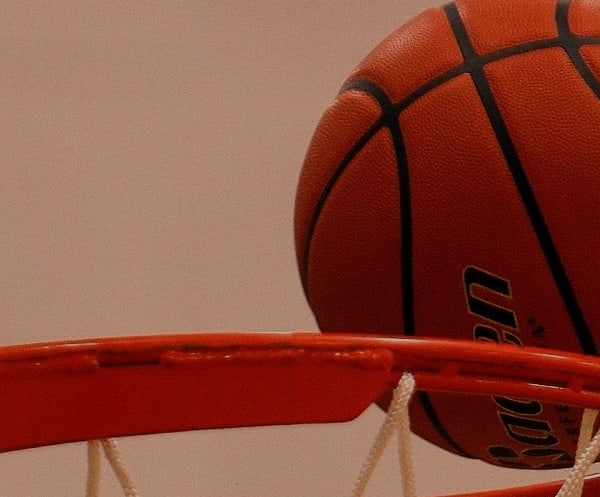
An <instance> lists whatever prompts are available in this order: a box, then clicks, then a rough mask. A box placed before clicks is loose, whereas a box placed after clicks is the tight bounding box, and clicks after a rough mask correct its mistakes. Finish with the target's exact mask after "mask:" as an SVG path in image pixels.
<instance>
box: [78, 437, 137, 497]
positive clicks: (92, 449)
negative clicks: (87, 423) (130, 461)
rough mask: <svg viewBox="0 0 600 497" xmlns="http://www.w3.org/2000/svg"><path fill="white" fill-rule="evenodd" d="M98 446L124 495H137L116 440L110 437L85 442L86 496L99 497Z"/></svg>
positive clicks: (99, 465) (99, 470)
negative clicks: (86, 457)
mask: <svg viewBox="0 0 600 497" xmlns="http://www.w3.org/2000/svg"><path fill="white" fill-rule="evenodd" d="M100 448H102V449H103V450H104V455H105V456H106V459H107V460H108V462H109V463H110V465H111V467H112V470H113V472H114V474H115V476H116V477H117V479H118V480H119V483H120V484H121V488H122V489H123V494H124V495H125V497H139V494H138V492H137V490H136V487H135V484H134V482H133V479H132V478H131V475H130V474H129V472H128V471H127V468H126V467H125V464H124V463H123V457H122V456H121V452H120V450H119V446H118V444H117V441H116V440H114V439H112V438H105V439H102V440H90V441H88V443H87V453H88V474H87V486H86V493H85V495H86V497H99V495H100V476H101V466H102V461H101V458H100Z"/></svg>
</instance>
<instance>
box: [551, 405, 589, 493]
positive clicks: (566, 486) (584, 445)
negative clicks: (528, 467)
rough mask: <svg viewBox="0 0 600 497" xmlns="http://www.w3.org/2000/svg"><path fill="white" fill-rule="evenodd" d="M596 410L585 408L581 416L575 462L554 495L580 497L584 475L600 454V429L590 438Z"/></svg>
mask: <svg viewBox="0 0 600 497" xmlns="http://www.w3.org/2000/svg"><path fill="white" fill-rule="evenodd" d="M597 417H598V411H597V410H594V409H585V410H584V411H583V416H582V418H581V428H580V429H579V439H578V441H577V452H576V454H575V462H574V464H573V467H572V468H571V469H570V470H569V473H568V474H567V478H566V479H565V481H564V483H563V484H562V486H561V487H560V489H559V491H558V492H557V494H556V497H581V494H582V492H583V485H584V480H585V476H586V475H587V473H588V471H589V469H590V466H591V465H592V464H593V463H594V462H595V461H596V459H597V458H598V455H599V454H600V430H598V431H597V432H596V434H595V435H594V436H593V438H592V434H593V431H594V423H595V421H596V418H597Z"/></svg>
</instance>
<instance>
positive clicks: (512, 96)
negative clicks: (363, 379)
mask: <svg viewBox="0 0 600 497" xmlns="http://www.w3.org/2000/svg"><path fill="white" fill-rule="evenodd" d="M295 243H296V252H297V259H298V266H299V270H300V275H301V280H302V284H303V288H304V291H305V294H306V297H307V300H308V302H309V304H310V307H311V309H312V311H313V313H314V315H315V318H316V320H317V322H318V325H319V328H320V329H321V330H322V331H323V332H343V333H362V334H365V333H374V334H383V335H389V336H397V337H404V336H417V337H426V336H435V337H445V338H459V339H469V340H474V341H483V342H497V343H510V344H513V345H514V346H515V347H519V346H521V345H527V346H534V347H543V348H551V349H560V350H564V351H574V352H580V353H584V354H590V355H597V354H598V351H599V350H600V305H599V302H600V284H599V282H600V2H597V1H595V0H571V1H569V0H558V1H557V0H500V1H499V0H457V1H456V2H454V3H449V4H446V5H444V6H442V7H438V8H433V9H430V10H428V11H425V12H424V13H422V14H421V15H419V16H418V17H416V18H415V19H413V20H411V21H409V22H408V23H407V24H405V25H404V26H402V27H400V28H398V29H397V30H396V31H394V32H393V33H392V34H391V35H389V36H388V37H387V38H386V39H384V40H383V41H382V42H381V43H380V44H379V45H378V46H377V47H376V48H375V49H374V50H373V51H372V52H371V53H370V54H368V55H367V57H366V58H365V59H364V60H363V61H362V62H361V63H359V65H358V66H357V67H356V68H355V69H354V71H353V72H352V73H351V74H350V76H349V78H348V79H347V80H346V82H345V83H344V84H343V86H342V88H341V90H340V92H339V93H338V95H337V97H336V98H335V100H334V101H333V103H332V104H331V105H330V106H329V108H328V109H327V110H326V111H325V114H324V115H323V117H322V118H321V121H320V122H319V124H318V126H317V129H316V131H315V133H314V136H313V138H312V141H311V143H310V145H309V149H308V152H307V155H306V159H305V162H304V165H303V168H302V171H301V175H300V180H299V185H298V190H297V197H296V207H295ZM386 402H387V399H385V398H382V399H381V401H380V404H381V405H382V406H383V407H385V405H386ZM411 409H412V412H411V414H412V416H411V418H412V429H413V431H414V432H415V433H417V434H418V435H420V436H421V437H423V438H425V439H426V440H428V441H430V442H432V443H434V444H436V445H438V446H440V447H442V448H445V449H447V450H449V451H452V452H454V453H456V454H459V455H462V456H465V457H470V458H476V459H480V460H483V461H487V462H489V463H492V464H496V465H501V466H508V467H515V468H531V469H543V468H559V467H567V466H569V465H571V464H572V462H573V457H574V454H575V449H576V443H577V433H578V430H579V426H580V419H581V410H580V409H577V408H572V407H568V406H563V405H548V404H542V403H540V402H538V401H536V400H529V399H515V398H508V397H485V396H481V397H469V396H457V395H452V394H442V393H440V394H437V393H419V394H418V395H416V397H415V399H413V402H412V406H411Z"/></svg>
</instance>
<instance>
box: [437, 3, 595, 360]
mask: <svg viewBox="0 0 600 497" xmlns="http://www.w3.org/2000/svg"><path fill="white" fill-rule="evenodd" d="M444 9H445V11H446V15H447V16H448V20H449V21H450V24H451V26H452V29H453V31H454V34H455V36H456V40H457V42H458V43H459V46H460V48H461V51H462V52H463V55H464V57H465V59H466V63H467V64H468V65H470V67H471V71H470V74H471V78H472V79H473V83H474V84H475V87H476V89H477V92H478V93H479V96H480V98H481V102H482V104H483V107H484V109H485V111H486V113H487V115H488V119H489V121H490V124H491V125H492V128H493V130H494V133H495V135H496V138H497V140H498V144H499V145H500V148H501V149H502V153H503V155H504V157H505V159H506V162H507V165H508V168H509V170H510V172H511V174H512V176H513V179H514V182H515V186H516V187H517V189H518V191H519V195H520V196H521V200H522V201H523V205H524V207H525V209H526V211H527V215H528V217H529V220H530V222H531V224H532V226H533V229H534V231H535V234H536V237H537V239H538V241H539V243H540V246H541V248H542V252H543V254H544V257H545V259H546V262H547V264H548V266H549V268H550V271H551V273H552V276H553V278H554V281H555V283H556V286H557V290H558V292H559V293H560V296H561V298H562V300H563V303H564V305H565V307H566V311H567V313H568V315H569V318H570V320H571V323H572V324H573V328H574V329H575V332H576V334H577V337H578V339H579V344H580V346H581V348H582V351H583V352H584V353H586V354H597V349H596V346H595V344H594V341H593V339H592V336H591V333H590V330H589V327H588V325H587V323H586V321H585V317H584V316H583V312H582V311H581V308H580V306H579V303H578V302H577V298H576V297H575V291H574V289H573V287H572V286H571V282H570V281H569V278H568V276H567V274H566V271H565V268H564V266H563V264H562V261H561V259H560V255H559V253H558V250H557V249H556V246H555V244H554V241H553V240H552V236H551V235H550V230H549V229H548V226H547V225H546V222H545V220H544V216H543V214H542V212H541V209H540V207H539V205H538V203H537V200H536V198H535V194H534V192H533V188H532V186H531V184H530V183H529V179H528V178H527V174H526V173H525V169H524V167H523V164H522V163H521V159H520V158H519V155H518V152H517V150H516V147H515V145H514V143H513V141H512V138H511V136H510V133H509V131H508V128H507V126H506V123H505V122H504V119H503V118H502V113H501V112H500V109H499V107H498V104H497V103H496V100H495V98H494V95H493V92H492V90H491V88H490V85H489V82H488V80H487V78H486V76H485V73H484V71H483V65H482V64H481V63H479V62H478V59H477V54H476V53H475V50H474V49H473V46H472V45H471V41H470V40H469V38H468V34H467V31H466V28H465V26H464V24H463V22H462V19H461V18H460V14H459V13H458V9H457V8H456V6H455V5H454V4H450V5H447V6H445V7H444ZM469 58H472V60H470V59H469Z"/></svg>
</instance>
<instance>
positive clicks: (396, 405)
mask: <svg viewBox="0 0 600 497" xmlns="http://www.w3.org/2000/svg"><path fill="white" fill-rule="evenodd" d="M414 390H415V378H414V377H413V375H412V374H410V373H404V374H403V375H402V378H400V381H399V382H398V385H397V386H396V388H395V389H394V393H393V396H392V401H391V403H390V406H389V408H388V412H387V415H386V417H385V420H384V422H383V424H382V425H381V428H380V429H379V432H378V433H377V436H376V438H375V440H374V441H373V445H372V446H371V449H370V451H369V454H368V456H367V459H366V460H365V462H364V464H363V466H362V468H361V470H360V472H359V474H358V478H357V479H356V483H355V484H354V489H353V490H352V497H362V495H363V494H364V492H365V488H366V486H367V484H368V483H369V480H370V479H371V476H372V475H373V472H374V471H375V468H376V467H377V464H378V463H379V461H380V459H381V456H382V455H383V452H384V450H385V448H386V446H387V444H388V442H389V441H390V438H391V437H392V435H393V434H394V431H396V430H397V431H398V448H399V463H400V474H401V476H402V490H403V495H404V497H416V485H415V476H414V468H413V462H412V452H411V446H410V416H409V413H408V403H409V401H410V398H411V397H412V394H413V392H414Z"/></svg>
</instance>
